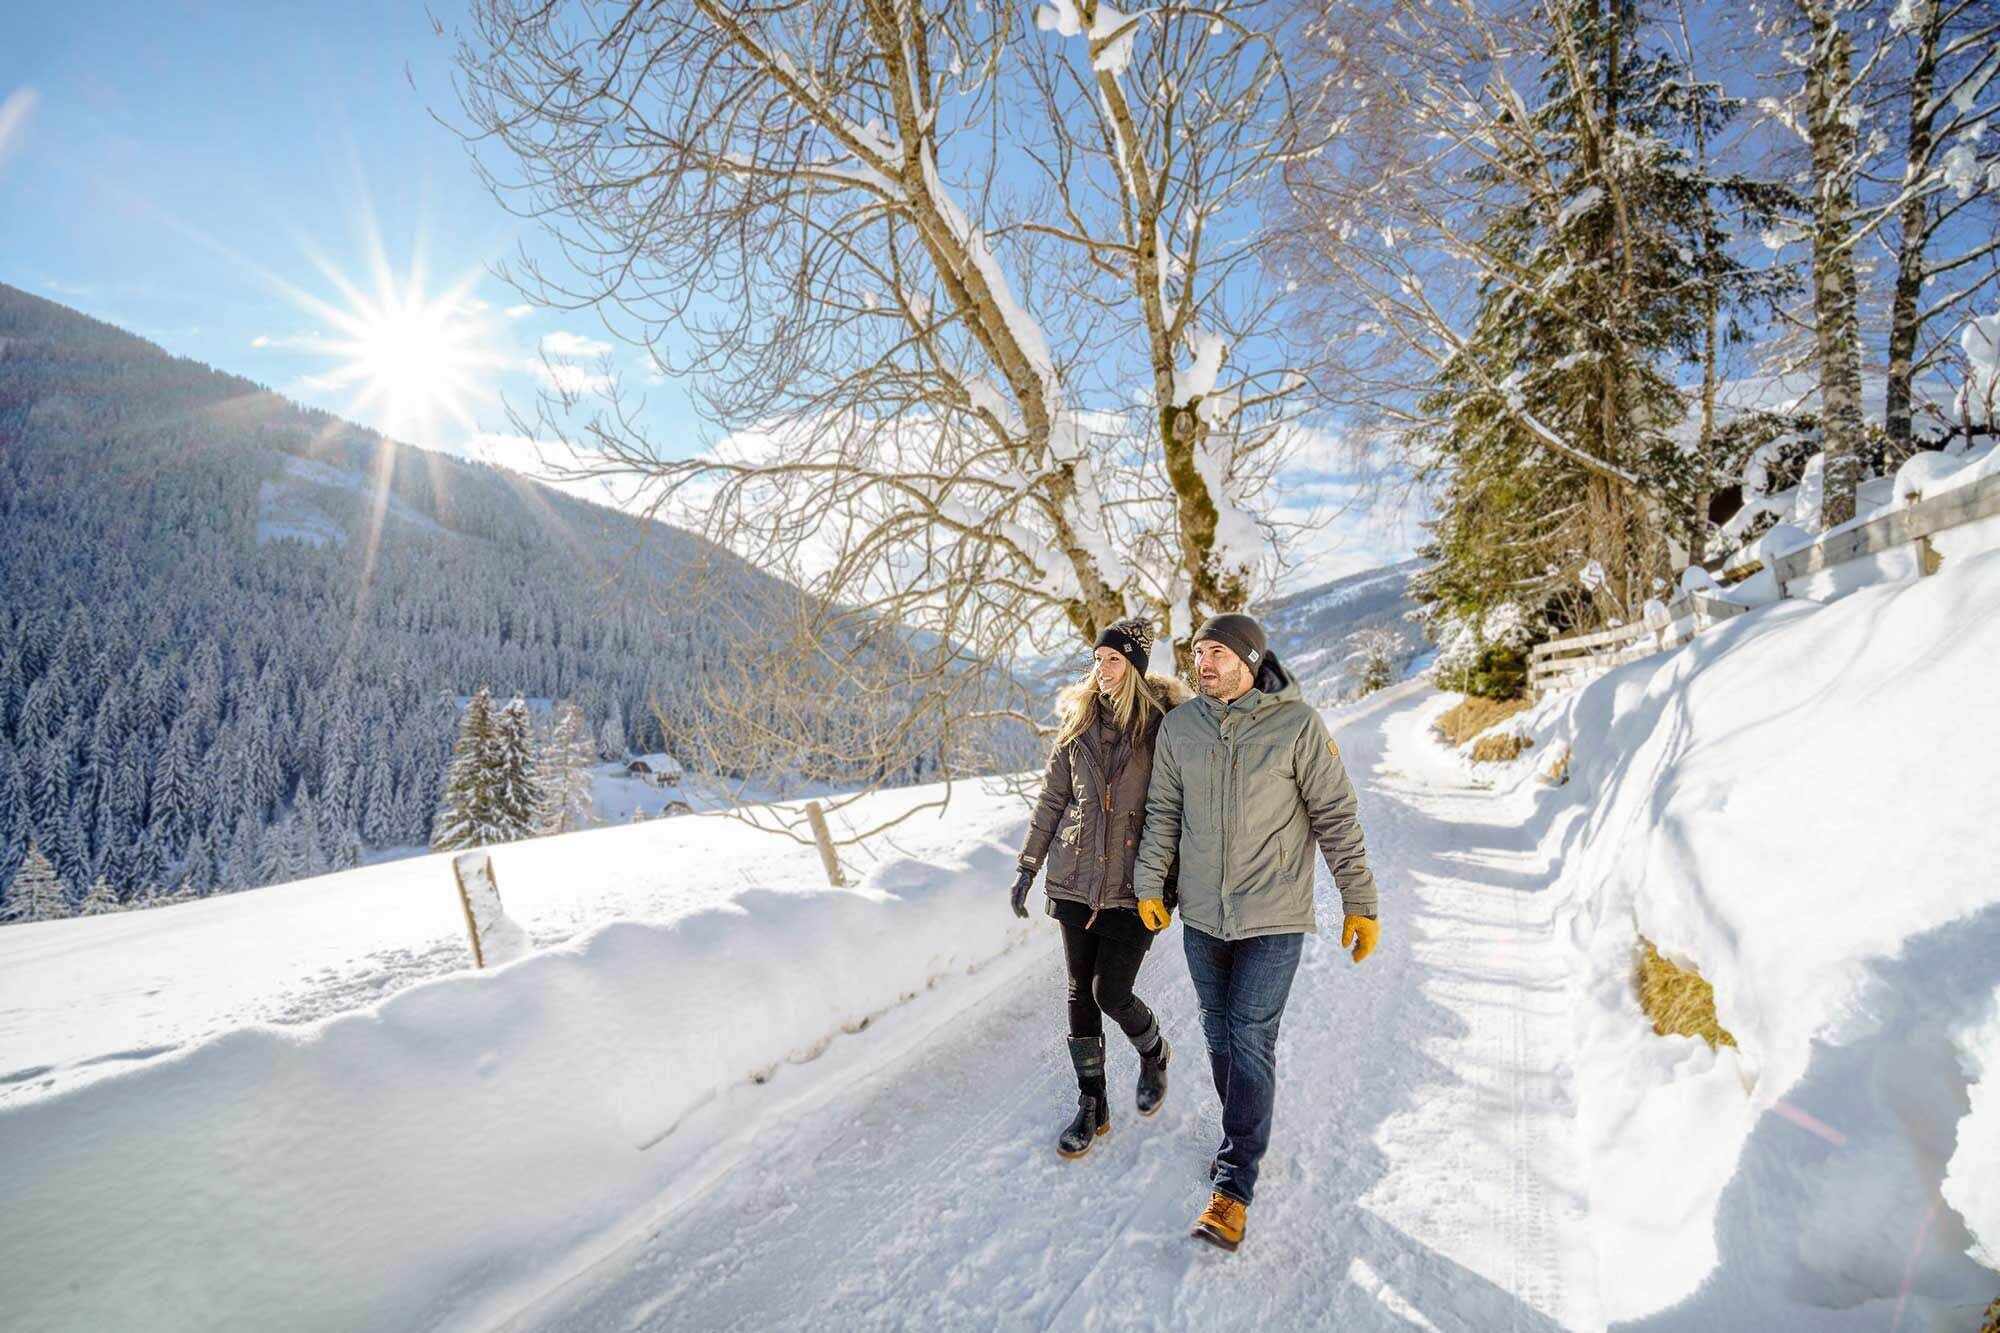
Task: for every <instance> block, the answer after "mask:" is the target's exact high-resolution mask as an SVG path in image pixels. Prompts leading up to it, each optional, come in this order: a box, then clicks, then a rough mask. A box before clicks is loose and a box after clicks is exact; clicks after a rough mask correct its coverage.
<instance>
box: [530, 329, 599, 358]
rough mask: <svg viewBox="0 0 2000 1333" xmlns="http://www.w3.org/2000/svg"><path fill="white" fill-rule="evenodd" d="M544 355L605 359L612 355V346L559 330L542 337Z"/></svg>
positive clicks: (578, 334)
mask: <svg viewBox="0 0 2000 1333" xmlns="http://www.w3.org/2000/svg"><path fill="white" fill-rule="evenodd" d="M541 348H542V355H544V356H554V357H565V358H568V359H571V360H578V359H581V358H583V357H592V358H596V357H605V356H609V355H611V344H610V343H608V342H605V341H603V340H602V339H598V338H586V337H584V336H583V335H582V334H580V333H568V332H565V331H563V330H561V329H558V330H557V331H556V332H554V333H546V334H543V335H542V342H541Z"/></svg>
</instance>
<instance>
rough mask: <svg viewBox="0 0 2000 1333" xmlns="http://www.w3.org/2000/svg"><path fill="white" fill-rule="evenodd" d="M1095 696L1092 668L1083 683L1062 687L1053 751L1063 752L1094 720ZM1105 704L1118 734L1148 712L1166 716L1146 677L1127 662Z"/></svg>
mask: <svg viewBox="0 0 2000 1333" xmlns="http://www.w3.org/2000/svg"><path fill="white" fill-rule="evenodd" d="M1097 694H1098V690H1097V668H1096V667H1095V666H1093V667H1091V669H1090V671H1089V672H1088V674H1086V675H1085V676H1084V678H1083V679H1082V680H1080V681H1078V682H1076V684H1074V685H1069V686H1065V687H1064V689H1063V692H1062V693H1061V694H1059V695H1057V696H1056V716H1057V718H1058V719H1060V722H1059V725H1058V726H1057V727H1056V743H1055V748H1056V749H1058V750H1060V749H1062V747H1063V746H1065V745H1068V744H1069V743H1070V742H1071V741H1073V740H1075V739H1076V738H1077V737H1078V736H1081V735H1083V731H1084V728H1085V727H1088V726H1089V725H1090V721H1091V718H1092V717H1094V716H1096V705H1097ZM1106 701H1107V702H1108V703H1109V704H1110V705H1111V716H1112V718H1113V719H1114V720H1116V722H1117V723H1118V729H1119V730H1120V731H1126V730H1129V729H1130V728H1131V726H1132V724H1133V723H1134V722H1135V721H1136V720H1138V719H1139V718H1141V717H1143V716H1144V715H1145V714H1146V712H1147V711H1148V710H1151V711H1152V712H1155V713H1165V712H1166V709H1165V708H1163V707H1162V706H1161V704H1160V700H1159V696H1158V695H1156V694H1155V693H1154V692H1153V687H1152V684H1151V683H1150V682H1149V681H1147V679H1146V673H1145V672H1143V671H1141V670H1139V668H1137V667H1135V666H1133V665H1132V664H1131V663H1130V662H1127V663H1126V664H1125V674H1124V675H1122V676H1120V677H1119V678H1118V687H1117V688H1116V689H1115V690H1113V691H1112V692H1111V693H1110V695H1109V696H1107V700H1106Z"/></svg>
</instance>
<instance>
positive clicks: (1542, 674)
mask: <svg viewBox="0 0 2000 1333" xmlns="http://www.w3.org/2000/svg"><path fill="white" fill-rule="evenodd" d="M1996 514H2000V475H1994V476H1990V477H1985V478H1982V479H1981V480H1979V481H1976V482H1973V483H1971V484H1970V485H1966V486H1959V487H1956V488H1955V489H1952V490H1949V491H1946V492H1945V493H1944V494H1942V495H1938V496H1935V497H1933V498H1931V499H1928V500H1916V501H1913V502H1912V503H1910V504H1909V505H1907V506H1906V507H1904V508H1902V509H1898V510H1895V511H1894V512H1892V513H1887V514H1882V515H1879V516H1878V517H1875V518H1872V519H1869V520H1868V521H1867V522H1866V523H1859V524H1856V525H1855V526H1854V527H1851V528H1848V529H1847V530H1845V531H1844V532H1837V533H1835V534H1833V535H1832V536H1830V537H1824V538H1821V539H1820V540H1819V541H1816V542H1814V543H1812V544H1811V545H1810V546H1802V547H1800V548H1799V549H1798V550H1796V551H1791V552H1789V553H1787V554H1785V555H1782V556H1779V557H1778V558H1777V559H1776V560H1774V561H1772V564H1771V571H1772V574H1773V575H1774V576H1775V577H1776V579H1777V583H1778V596H1780V597H1789V596H1791V595H1792V594H1791V589H1792V586H1793V585H1794V584H1797V583H1799V582H1801V581H1803V580H1805V579H1808V578H1811V577H1812V576H1813V575H1815V574H1820V573H1823V572H1825V571H1826V570H1829V569H1832V568H1833V567H1835V566H1836V565H1841V564H1845V563H1847V562H1848V561H1850V560H1860V559H1865V558H1867V557H1869V556H1874V555H1880V554H1882V553H1883V552H1885V551H1892V550H1895V549H1896V548H1898V547H1902V546H1911V545H1914V546H1915V547H1916V557H1917V570H1918V573H1919V574H1920V575H1929V574H1935V573H1936V572H1937V571H1938V567H1939V563H1940V562H1939V559H1938V554H1937V551H1936V550H1935V549H1934V548H1933V547H1932V546H1931V540H1930V539H1931V538H1932V537H1933V536H1935V535H1936V534H1938V533H1940V532H1944V531H1947V530H1948V529H1951V528H1956V527H1959V526H1962V525H1963V524H1967V523H1974V522H1977V521H1978V520H1980V519H1982V518H1991V517H1993V516H1994V515H1996ZM1751 609H1752V608H1750V607H1747V606H1739V605H1737V604H1736V603H1734V602H1726V601H1723V600H1722V599H1720V598H1718V597H1715V596H1713V595H1710V594H1708V593H1703V592H1694V593H1689V592H1683V593H1680V594H1679V595H1677V596H1676V597H1675V598H1674V599H1673V600H1672V601H1671V602H1668V603H1667V617H1666V619H1665V620H1664V621H1656V622H1654V623H1641V624H1634V625H1620V626H1619V627H1618V628H1616V629H1606V630H1598V631H1596V632H1595V633H1592V634H1574V635H1571V636H1570V637H1568V638H1565V639H1550V640H1549V641H1548V642H1547V643H1542V644H1537V645H1536V646H1535V650H1534V653H1533V655H1532V657H1531V659H1530V664H1529V667H1528V681H1529V683H1530V684H1532V685H1533V686H1534V687H1535V688H1536V689H1538V690H1542V689H1562V688H1563V687H1565V686H1567V685H1572V684H1575V683H1577V681H1578V680H1579V679H1580V678H1582V677H1583V676H1585V675H1588V674H1591V673H1594V672H1598V671H1604V670H1607V669H1609V668H1611V667H1614V666H1619V665H1622V664H1624V663H1626V662H1636V661H1638V660H1639V659H1640V658H1642V657H1651V656H1652V655H1653V654H1654V653H1662V652H1668V651H1670V650H1672V649H1675V648H1679V647H1681V646H1682V645H1683V644H1685V643H1687V642H1688V641H1689V640H1691V639H1693V638H1694V637H1695V635H1697V634H1700V633H1701V632H1702V631H1703V630H1706V629H1708V628H1710V627H1712V626H1715V625H1719V624H1721V623H1722V622H1723V621H1725V620H1728V619H1730V618H1732V617H1734V616H1740V615H1742V614H1743V613H1744V612H1745V611H1748V610H1751Z"/></svg>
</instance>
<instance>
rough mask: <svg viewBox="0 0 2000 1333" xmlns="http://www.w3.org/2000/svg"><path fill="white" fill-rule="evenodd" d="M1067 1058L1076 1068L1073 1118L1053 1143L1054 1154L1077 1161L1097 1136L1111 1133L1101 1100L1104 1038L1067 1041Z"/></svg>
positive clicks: (1109, 1122)
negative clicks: (1074, 1116)
mask: <svg viewBox="0 0 2000 1333" xmlns="http://www.w3.org/2000/svg"><path fill="white" fill-rule="evenodd" d="M1069 1058H1070V1063H1071V1064H1073V1065H1075V1066H1076V1087H1077V1098H1076V1118H1075V1119H1073V1120H1071V1121H1070V1122H1069V1128H1067V1129H1065V1130H1064V1131H1063V1132H1062V1137H1061V1138H1059V1139H1057V1140H1056V1151H1057V1152H1059V1153H1061V1154H1062V1155H1063V1156H1064V1157H1081V1156H1083V1155H1084V1154H1085V1153H1087V1152H1089V1151H1090V1145H1091V1144H1092V1143H1095V1142H1096V1141H1097V1137H1098V1136H1099V1135H1100V1134H1109V1133H1110V1132H1111V1115H1110V1108H1109V1107H1108V1106H1107V1105H1106V1104H1105V1097H1104V1038H1102V1037H1071V1038H1070V1039H1069Z"/></svg>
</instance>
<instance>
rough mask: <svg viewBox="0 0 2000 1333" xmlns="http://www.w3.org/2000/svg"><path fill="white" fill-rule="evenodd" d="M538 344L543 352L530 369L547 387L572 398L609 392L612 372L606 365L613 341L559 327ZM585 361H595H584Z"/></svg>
mask: <svg viewBox="0 0 2000 1333" xmlns="http://www.w3.org/2000/svg"><path fill="white" fill-rule="evenodd" d="M539 346H540V348H541V355H540V356H539V357H537V358H536V359H535V360H534V361H532V362H531V363H530V364H529V369H530V370H531V371H533V372H534V374H535V376H536V377H537V378H539V379H540V380H541V382H542V383H543V385H545V386H546V387H548V388H550V389H553V390H555V391H556V392H557V393H560V394H563V395H564V396H566V397H570V398H577V397H583V396H586V395H601V394H604V393H608V392H609V391H610V389H611V374H610V372H609V370H608V369H607V368H606V367H605V364H604V363H605V358H607V357H609V356H610V355H611V351H612V348H611V344H610V343H608V342H605V341H603V340H602V339H598V338H586V337H584V336H583V335H581V334H577V333H568V332H565V331H563V330H557V331H556V332H554V333H550V334H545V335H543V337H542V340H541V343H540V344H539ZM586 361H587V362H591V363H594V364H592V365H585V364H582V363H583V362H586Z"/></svg>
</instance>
